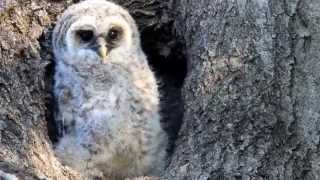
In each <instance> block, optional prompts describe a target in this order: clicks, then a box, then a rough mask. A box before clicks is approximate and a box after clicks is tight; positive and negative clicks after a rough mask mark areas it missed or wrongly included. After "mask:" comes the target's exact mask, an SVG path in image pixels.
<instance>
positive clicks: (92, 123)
mask: <svg viewBox="0 0 320 180" xmlns="http://www.w3.org/2000/svg"><path fill="white" fill-rule="evenodd" d="M61 66H65V65H61ZM60 70H62V71H60ZM59 73H60V74H61V75H60V76H57V77H56V87H63V88H61V89H59V88H57V89H56V95H57V96H59V95H60V94H63V93H60V92H61V91H64V90H65V89H68V90H69V91H70V93H68V94H69V95H68V96H67V98H59V97H58V99H63V101H61V102H59V103H60V107H62V108H61V109H59V110H60V114H61V118H62V119H63V120H61V122H64V123H65V126H69V127H66V128H65V129H67V130H68V131H67V132H65V133H64V134H65V136H70V137H71V138H74V139H76V140H77V141H75V142H74V143H76V144H77V145H75V146H74V147H78V148H77V150H79V148H82V150H83V151H84V152H85V153H84V154H87V157H86V156H84V159H83V161H88V160H89V159H90V162H94V163H95V164H96V166H94V165H93V166H94V167H98V165H99V164H100V165H101V164H102V165H103V166H104V168H103V170H102V171H106V172H105V173H106V174H110V173H111V174H112V173H114V172H119V171H120V170H121V171H123V170H125V169H127V170H126V172H131V171H132V172H140V174H143V173H145V171H146V170H147V169H149V167H148V166H150V163H151V162H154V161H155V160H156V158H150V157H151V156H150V157H149V156H148V154H153V153H155V152H156V151H158V149H159V145H160V143H159V142H161V141H162V139H163V137H162V135H163V134H164V133H163V132H162V129H161V127H160V123H159V115H158V103H159V102H158V92H157V88H156V87H157V85H156V81H155V79H154V76H153V74H152V72H151V71H150V70H148V69H147V68H142V69H141V70H140V71H137V70H136V69H135V70H131V69H125V68H123V67H121V66H118V65H112V64H110V65H101V66H99V67H87V69H83V68H82V69H81V68H80V69H79V67H77V68H73V67H60V68H59V69H58V70H57V74H59ZM66 77H68V78H66ZM63 96H65V95H63ZM66 99H67V100H66ZM159 140H160V141H159ZM158 141H159V142H158ZM69 146H70V142H68V144H67V142H66V143H64V141H61V143H60V144H59V147H58V149H61V150H62V151H61V156H64V155H65V151H66V150H65V149H68V148H69ZM70 151H71V150H70ZM58 152H59V151H58ZM92 159H96V160H95V161H92ZM107 162H108V163H107ZM100 165H99V166H100ZM106 167H110V168H106ZM80 169H82V168H80ZM115 169H117V170H115ZM132 169H135V170H134V171H133V170H132ZM109 171H110V172H109Z"/></svg>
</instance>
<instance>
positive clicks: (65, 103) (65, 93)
mask: <svg viewBox="0 0 320 180" xmlns="http://www.w3.org/2000/svg"><path fill="white" fill-rule="evenodd" d="M72 98H73V95H72V92H71V90H70V89H69V88H68V87H62V88H60V91H59V93H57V95H56V101H57V108H56V111H57V112H56V117H55V120H56V122H55V123H56V127H57V130H58V135H59V137H63V136H64V135H66V134H70V133H71V132H72V131H73V129H74V126H75V119H74V116H73V108H72V103H71V102H72Z"/></svg>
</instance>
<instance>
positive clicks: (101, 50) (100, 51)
mask: <svg viewBox="0 0 320 180" xmlns="http://www.w3.org/2000/svg"><path fill="white" fill-rule="evenodd" d="M98 54H99V56H100V57H101V59H102V61H103V62H105V61H106V59H107V55H108V48H107V47H106V46H100V47H99V49H98Z"/></svg>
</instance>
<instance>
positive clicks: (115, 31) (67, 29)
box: [53, 0, 140, 64]
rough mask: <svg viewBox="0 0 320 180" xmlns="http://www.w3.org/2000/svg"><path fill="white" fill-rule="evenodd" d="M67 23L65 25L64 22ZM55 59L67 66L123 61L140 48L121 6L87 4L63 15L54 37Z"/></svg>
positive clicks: (131, 22)
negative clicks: (69, 64)
mask: <svg viewBox="0 0 320 180" xmlns="http://www.w3.org/2000/svg"><path fill="white" fill-rule="evenodd" d="M64 21H66V22H64ZM53 47H54V52H55V55H57V54H58V55H61V54H62V55H63V58H61V59H63V60H65V61H68V63H71V64H75V63H86V64H97V63H104V64H106V63H110V62H115V61H123V60H125V59H127V58H125V57H121V56H124V55H125V54H126V55H128V54H130V52H132V51H136V49H135V48H139V47H140V44H139V35H138V30H137V27H136V25H135V22H134V20H133V18H132V17H131V16H130V15H129V13H128V12H127V11H126V10H124V9H123V8H121V7H120V6H118V5H116V4H113V3H110V2H107V1H102V0H92V1H84V2H82V3H79V4H76V5H73V6H71V7H69V9H68V10H67V11H66V12H65V13H64V14H63V16H62V17H61V19H60V20H59V22H58V23H57V26H56V27H55V30H54V34H53Z"/></svg>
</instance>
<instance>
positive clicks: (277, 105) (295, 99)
mask: <svg viewBox="0 0 320 180" xmlns="http://www.w3.org/2000/svg"><path fill="white" fill-rule="evenodd" d="M319 9H320V1H318V0H293V1H286V0H284V1H279V0H258V1H251V0H226V1H220V0H212V1H204V0H200V1H198V0H179V1H178V2H177V3H176V5H175V10H177V19H176V21H175V22H176V23H175V29H176V31H177V32H178V34H179V35H180V37H181V38H182V39H183V41H184V42H185V44H186V53H187V60H188V75H187V78H186V80H185V84H184V87H183V101H184V119H183V125H182V128H181V130H180V134H179V138H178V141H177V142H176V145H177V147H176V149H175V152H174V154H173V157H172V161H171V164H170V166H169V168H168V170H167V175H166V177H167V178H168V179H201V180H206V179H210V180H215V179H216V180H218V179H219V180H220V179H230V180H231V179H234V180H241V179H244V180H247V179H256V180H262V179H270V180H271V179H279V180H291V179H292V180H302V179H303V180H317V179H320V164H319V162H320V150H319V147H320V146H319V145H320V143H319V128H320V120H319V118H320V116H319V113H320V106H319V103H320V84H319V82H318V81H319V78H320V73H319V72H320V63H319V57H320V25H319V24H320V11H319Z"/></svg>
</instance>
